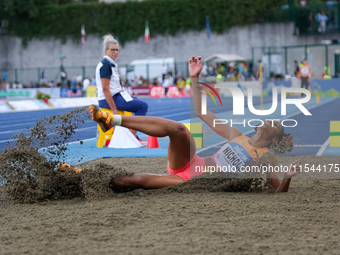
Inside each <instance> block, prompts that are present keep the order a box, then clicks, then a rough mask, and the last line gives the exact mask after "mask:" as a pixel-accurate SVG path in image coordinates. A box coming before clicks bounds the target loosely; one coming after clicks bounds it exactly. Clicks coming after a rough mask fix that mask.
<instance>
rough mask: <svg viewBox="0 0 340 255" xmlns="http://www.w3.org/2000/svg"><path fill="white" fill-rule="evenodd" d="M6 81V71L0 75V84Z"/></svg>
mask: <svg viewBox="0 0 340 255" xmlns="http://www.w3.org/2000/svg"><path fill="white" fill-rule="evenodd" d="M6 80H7V72H6V70H5V71H4V72H3V74H2V82H5V81H6Z"/></svg>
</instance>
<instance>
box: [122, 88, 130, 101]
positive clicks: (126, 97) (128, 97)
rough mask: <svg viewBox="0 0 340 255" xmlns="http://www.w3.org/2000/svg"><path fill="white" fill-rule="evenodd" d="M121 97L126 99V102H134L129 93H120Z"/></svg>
mask: <svg viewBox="0 0 340 255" xmlns="http://www.w3.org/2000/svg"><path fill="white" fill-rule="evenodd" d="M120 94H121V96H122V97H123V98H124V100H125V102H130V101H132V100H133V98H132V97H131V96H130V95H129V93H127V91H125V90H123V91H122V92H120Z"/></svg>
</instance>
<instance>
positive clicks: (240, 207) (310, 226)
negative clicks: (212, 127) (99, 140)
mask: <svg viewBox="0 0 340 255" xmlns="http://www.w3.org/2000/svg"><path fill="white" fill-rule="evenodd" d="M292 159H295V158H293V157H279V164H281V163H282V164H286V163H289V162H291V161H292ZM301 160H302V162H309V163H312V162H317V163H319V164H329V163H331V162H335V161H337V160H338V157H326V156H323V157H310V156H308V157H307V156H305V157H301ZM166 162H167V160H166V158H112V159H101V160H96V161H92V162H89V163H87V164H85V165H83V166H82V167H86V168H88V169H91V168H93V167H94V166H96V165H98V164H105V165H103V166H106V167H108V168H109V166H113V168H112V169H120V171H127V172H135V173H143V172H153V173H165V172H166ZM105 172H107V171H102V172H99V173H98V174H97V176H92V177H89V178H88V180H91V179H98V178H99V179H102V180H105V179H106V178H109V176H108V175H107V174H105ZM92 174H93V172H92ZM334 177H335V176H333V178H332V179H329V178H317V176H316V175H314V176H308V175H305V174H301V175H300V176H299V178H294V179H293V181H292V183H291V189H290V191H289V192H288V193H281V194H276V193H272V192H268V191H266V190H265V191H262V192H258V193H257V192H216V191H211V190H209V189H210V188H211V186H212V183H211V182H208V181H206V180H205V181H202V180H199V181H198V182H197V183H196V184H195V182H192V183H191V184H190V183H189V182H188V183H184V184H181V185H179V187H174V188H169V189H163V190H136V191H133V192H128V193H119V194H116V193H110V192H111V191H109V190H105V189H102V188H100V187H103V184H100V185H97V186H96V185H94V183H91V182H87V183H86V184H85V185H87V186H86V190H88V193H87V198H84V197H83V196H74V197H73V198H71V199H62V200H60V199H59V200H50V201H45V202H38V203H34V204H20V203H17V202H15V201H13V200H12V199H8V198H6V197H5V196H4V195H3V194H1V195H0V207H1V212H0V221H1V226H2V227H1V230H0V240H1V241H0V250H1V253H2V254H24V253H28V254H108V253H111V254H173V253H176V252H177V253H180V254H207V253H212V254H264V253H268V254H336V253H338V251H339V250H340V244H339V242H338V239H339V238H338V237H339V235H340V230H339V222H340V219H339V218H340V217H339V213H338V211H339V206H340V203H339V198H340V180H339V179H334ZM219 182H220V180H217V183H219ZM180 186H182V187H180ZM98 187H99V189H98ZM96 189H97V190H96ZM1 190H3V189H1ZM91 190H92V192H91Z"/></svg>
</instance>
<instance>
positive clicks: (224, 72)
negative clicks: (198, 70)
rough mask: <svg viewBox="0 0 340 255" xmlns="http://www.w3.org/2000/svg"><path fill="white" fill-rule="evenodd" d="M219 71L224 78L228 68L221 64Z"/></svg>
mask: <svg viewBox="0 0 340 255" xmlns="http://www.w3.org/2000/svg"><path fill="white" fill-rule="evenodd" d="M218 70H219V72H220V74H221V75H222V76H223V75H225V74H226V68H225V66H224V65H223V64H220V66H219V68H218Z"/></svg>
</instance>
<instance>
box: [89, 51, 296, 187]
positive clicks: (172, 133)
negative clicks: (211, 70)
mask: <svg viewBox="0 0 340 255" xmlns="http://www.w3.org/2000/svg"><path fill="white" fill-rule="evenodd" d="M201 70H202V66H201V57H199V58H197V57H192V58H191V59H190V60H189V73H190V76H191V81H192V84H193V85H194V86H192V87H193V88H192V94H193V97H194V104H195V110H196V114H197V116H198V117H199V118H201V120H203V121H204V122H205V123H206V124H207V125H208V126H210V127H211V128H212V129H213V130H214V131H215V132H216V133H217V134H219V135H221V136H222V137H224V138H226V139H228V141H229V143H228V144H227V145H225V146H223V147H222V149H223V152H224V153H226V154H227V156H228V159H229V162H228V163H229V164H231V165H234V166H237V167H240V166H241V165H242V162H243V163H244V161H246V160H250V161H254V162H256V161H257V160H258V159H259V158H260V159H262V162H261V163H262V165H263V164H266V165H267V166H272V167H274V166H277V161H276V157H275V156H274V154H273V153H272V152H270V151H269V149H268V148H269V146H271V145H279V144H280V143H281V142H284V144H285V147H287V144H288V145H290V147H291V148H292V144H293V142H292V137H291V136H289V135H286V134H284V130H283V126H282V125H281V124H280V122H278V121H269V120H268V121H264V124H263V125H262V126H259V127H258V128H257V131H256V134H255V135H254V136H252V137H251V138H250V139H249V138H248V137H246V136H244V135H243V134H242V133H241V131H240V130H238V129H237V128H235V127H231V126H229V125H227V124H223V125H217V126H216V127H214V126H213V120H214V119H217V117H216V116H215V115H214V114H213V113H212V112H210V111H207V114H206V115H201V113H200V111H201V90H200V89H195V85H197V86H199V85H198V84H199V83H198V76H199V74H200V72H201ZM89 110H90V113H91V117H92V119H93V120H95V121H96V122H97V123H98V124H99V125H100V126H101V128H102V129H103V131H104V132H105V131H106V130H109V129H110V128H111V127H112V126H115V125H120V126H123V127H126V128H131V129H135V130H138V131H140V132H143V133H145V134H147V135H150V136H155V137H165V136H169V138H170V140H169V146H168V172H169V174H162V175H159V174H134V175H129V176H120V177H117V178H115V179H113V180H111V182H110V185H111V187H112V188H114V189H116V188H118V189H119V190H126V191H128V190H134V189H138V188H143V189H158V188H164V187H168V186H173V185H176V184H179V183H182V182H185V181H187V180H189V179H190V178H191V177H193V176H197V175H200V174H202V173H204V171H201V172H199V171H198V172H196V170H195V169H197V166H199V169H203V168H204V167H216V168H217V162H218V163H220V162H221V161H220V160H219V156H218V154H219V153H223V152H221V150H220V151H219V152H217V153H216V154H215V155H214V156H212V157H208V158H200V157H198V156H197V155H196V146H195V142H194V139H193V137H192V135H191V133H190V132H189V130H188V129H187V128H186V127H185V126H184V125H183V124H182V123H179V122H176V121H172V120H167V119H163V118H157V117H146V116H120V115H112V114H110V113H107V112H103V111H101V110H100V109H98V108H97V107H96V106H94V105H91V106H90V108H89ZM288 147H289V146H288ZM283 152H284V151H283ZM283 152H282V151H281V153H283ZM300 164H301V162H300V159H298V160H296V161H294V162H292V163H291V164H290V165H289V166H288V168H286V169H287V171H286V173H285V176H284V179H283V181H282V182H280V180H279V178H278V176H277V173H276V172H275V171H268V172H267V174H266V178H267V182H268V186H269V187H270V188H271V189H273V190H275V191H277V192H286V191H288V188H289V184H290V180H291V178H292V177H293V176H294V175H296V174H298V173H299V172H300ZM190 166H191V167H190ZM220 167H223V166H221V165H220ZM229 167H230V166H229Z"/></svg>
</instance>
